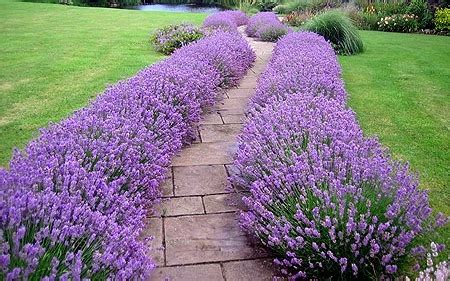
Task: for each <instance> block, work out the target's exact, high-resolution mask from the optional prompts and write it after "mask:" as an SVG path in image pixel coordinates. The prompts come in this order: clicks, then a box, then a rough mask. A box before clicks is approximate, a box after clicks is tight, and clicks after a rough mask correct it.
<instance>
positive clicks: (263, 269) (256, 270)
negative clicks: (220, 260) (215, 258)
mask: <svg viewBox="0 0 450 281" xmlns="http://www.w3.org/2000/svg"><path fill="white" fill-rule="evenodd" d="M223 268H224V274H225V280H227V281H242V280H249V281H250V280H255V281H256V280H258V281H272V280H281V279H278V278H276V276H277V275H278V274H277V273H278V272H277V271H276V270H275V266H274V265H273V264H272V261H271V260H270V259H259V260H245V261H233V262H226V263H224V264H223ZM274 277H275V278H274Z"/></svg>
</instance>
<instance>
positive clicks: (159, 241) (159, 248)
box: [141, 218, 164, 266]
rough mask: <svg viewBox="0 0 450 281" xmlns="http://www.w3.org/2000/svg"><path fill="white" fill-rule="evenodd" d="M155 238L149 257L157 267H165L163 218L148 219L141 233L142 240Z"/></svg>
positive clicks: (150, 243)
mask: <svg viewBox="0 0 450 281" xmlns="http://www.w3.org/2000/svg"><path fill="white" fill-rule="evenodd" d="M148 237H153V239H152V240H150V242H149V246H150V247H149V250H148V251H149V252H148V256H149V257H150V258H151V259H152V260H153V262H155V264H156V265H157V266H162V265H164V245H163V237H164V233H163V221H162V218H148V219H147V220H146V221H145V227H144V229H143V230H142V232H141V238H142V239H147V238H148Z"/></svg>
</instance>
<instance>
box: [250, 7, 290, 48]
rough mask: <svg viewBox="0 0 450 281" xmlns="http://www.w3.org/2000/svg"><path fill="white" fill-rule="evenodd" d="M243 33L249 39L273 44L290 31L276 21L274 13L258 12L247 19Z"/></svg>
mask: <svg viewBox="0 0 450 281" xmlns="http://www.w3.org/2000/svg"><path fill="white" fill-rule="evenodd" d="M245 32H246V34H247V35H248V36H250V37H257V38H259V39H261V40H263V41H270V42H275V41H277V40H278V39H279V38H280V37H282V36H283V35H285V34H287V33H288V32H290V29H289V28H288V27H287V26H286V25H284V24H283V23H282V22H281V21H280V20H279V19H278V17H277V15H276V14H275V13H273V12H260V13H257V14H256V15H254V16H252V17H251V18H250V19H249V21H248V24H247V27H246V28H245Z"/></svg>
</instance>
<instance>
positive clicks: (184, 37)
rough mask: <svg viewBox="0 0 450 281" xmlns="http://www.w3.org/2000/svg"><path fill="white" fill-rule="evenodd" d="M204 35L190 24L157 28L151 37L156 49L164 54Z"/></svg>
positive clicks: (170, 52) (168, 53)
mask: <svg viewBox="0 0 450 281" xmlns="http://www.w3.org/2000/svg"><path fill="white" fill-rule="evenodd" d="M203 36H204V34H203V31H202V30H201V29H200V28H199V27H197V26H195V25H192V24H186V23H183V24H178V25H169V26H165V27H163V28H161V29H158V30H157V31H156V32H155V33H154V34H153V35H152V37H151V41H152V43H153V45H154V46H155V49H156V51H158V52H161V53H163V54H166V55H170V54H172V53H173V52H174V51H175V50H176V49H179V48H181V47H183V46H186V45H187V44H189V43H192V42H194V41H197V40H199V39H201V38H202V37H203Z"/></svg>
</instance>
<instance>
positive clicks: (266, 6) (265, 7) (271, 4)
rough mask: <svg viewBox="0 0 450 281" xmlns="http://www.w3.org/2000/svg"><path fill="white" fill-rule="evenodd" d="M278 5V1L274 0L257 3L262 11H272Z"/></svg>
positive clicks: (263, 0)
mask: <svg viewBox="0 0 450 281" xmlns="http://www.w3.org/2000/svg"><path fill="white" fill-rule="evenodd" d="M276 6H277V2H276V1H272V0H262V1H260V2H259V3H258V4H257V7H258V10H260V11H261V12H271V11H272V9H273V8H275V7H276Z"/></svg>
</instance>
